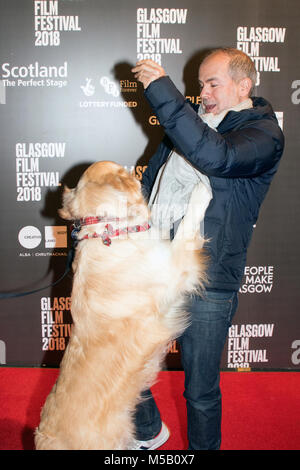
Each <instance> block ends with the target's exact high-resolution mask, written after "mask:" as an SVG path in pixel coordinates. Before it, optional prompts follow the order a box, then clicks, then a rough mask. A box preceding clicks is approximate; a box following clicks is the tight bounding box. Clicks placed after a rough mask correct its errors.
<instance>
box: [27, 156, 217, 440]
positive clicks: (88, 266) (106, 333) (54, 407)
mask: <svg viewBox="0 0 300 470" xmlns="http://www.w3.org/2000/svg"><path fill="white" fill-rule="evenodd" d="M200 192H201V191H200ZM198 196H199V197H202V198H204V199H203V201H202V208H201V210H198V215H197V217H196V220H195V216H194V217H193V221H192V218H191V214H190V215H189V213H187V215H186V217H185V218H184V220H183V222H182V223H181V225H180V227H179V230H178V232H177V235H176V237H175V239H174V240H173V242H170V241H166V240H165V241H162V240H160V239H159V236H158V233H156V232H155V229H154V228H151V229H150V230H149V231H146V232H140V233H130V234H127V235H123V236H120V237H119V238H113V239H112V243H111V246H109V247H108V246H105V245H104V244H103V243H102V240H101V238H92V239H84V240H82V241H80V242H79V243H78V246H77V248H76V256H75V260H74V263H73V270H74V280H73V289H72V306H71V313H72V318H73V325H72V332H71V336H70V341H69V344H68V347H67V349H66V351H65V354H64V357H63V360H62V363H61V366H60V375H59V378H58V380H57V383H56V384H55V385H54V387H53V389H52V391H51V393H50V394H49V396H48V398H47V400H46V403H45V405H44V407H43V409H42V413H41V422H40V425H39V427H38V429H37V430H36V433H35V444H36V449H128V448H130V445H132V441H133V439H134V433H135V430H134V424H133V414H134V410H135V407H136V405H137V403H138V401H139V397H140V394H141V392H142V391H143V390H145V389H147V388H148V387H150V386H151V385H152V384H153V381H154V380H155V378H156V376H157V373H158V371H159V369H160V365H161V361H162V360H163V358H164V356H165V353H166V347H167V345H168V343H169V341H170V340H171V339H173V338H175V337H177V336H178V335H180V334H181V333H182V331H183V330H184V328H185V327H186V326H187V323H188V319H187V315H186V314H185V312H184V308H183V299H184V295H185V294H187V293H192V292H195V291H196V290H197V289H198V288H199V286H202V285H203V282H204V280H205V257H204V254H203V250H202V245H203V240H202V239H201V238H199V234H198V233H197V229H195V227H196V226H199V221H200V220H201V219H202V218H203V216H204V211H205V209H206V206H207V204H208V202H209V197H208V196H207V194H206V193H205V191H204V193H202V194H198ZM194 200H195V199H194ZM198 202H199V201H198ZM60 215H61V217H63V218H65V219H69V220H74V219H79V218H83V217H87V216H105V215H109V216H114V217H120V218H123V217H127V222H126V226H130V225H136V224H140V223H142V222H145V221H146V220H148V218H149V216H150V215H149V213H148V208H147V205H146V203H145V202H144V199H143V197H142V193H141V189H140V183H139V182H138V181H137V180H136V179H135V178H134V177H133V176H131V175H130V174H129V173H128V172H127V171H125V170H124V169H123V168H122V167H121V166H120V165H118V164H116V163H113V162H97V163H95V164H93V165H92V166H91V167H89V168H88V169H87V171H86V172H85V173H84V174H83V176H82V177H81V179H80V181H79V183H78V185H77V187H76V188H75V189H72V190H70V189H68V188H66V189H65V191H64V196H63V208H62V209H61V210H60ZM104 225H105V222H103V223H102V225H101V223H100V224H98V225H93V226H91V225H88V226H83V227H82V228H81V230H80V232H79V239H81V238H83V237H84V235H86V234H89V233H93V232H95V231H96V232H101V231H103V230H104Z"/></svg>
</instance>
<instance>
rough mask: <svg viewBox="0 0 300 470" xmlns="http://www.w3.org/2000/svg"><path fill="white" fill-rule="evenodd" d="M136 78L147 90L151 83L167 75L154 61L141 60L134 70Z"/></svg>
mask: <svg viewBox="0 0 300 470" xmlns="http://www.w3.org/2000/svg"><path fill="white" fill-rule="evenodd" d="M132 72H133V73H134V76H135V78H136V79H137V80H139V81H140V82H142V84H143V85H144V88H145V89H146V88H147V87H148V86H149V85H150V83H151V82H153V81H154V80H157V79H158V78H160V77H164V76H165V75H166V73H165V71H164V69H163V67H161V66H160V65H159V64H157V63H156V62H154V61H153V60H150V59H147V60H140V61H139V62H137V64H136V66H135V67H134V68H133V69H132Z"/></svg>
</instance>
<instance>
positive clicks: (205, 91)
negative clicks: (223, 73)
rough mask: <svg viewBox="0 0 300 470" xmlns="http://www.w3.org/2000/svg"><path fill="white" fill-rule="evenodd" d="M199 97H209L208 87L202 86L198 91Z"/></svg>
mask: <svg viewBox="0 0 300 470" xmlns="http://www.w3.org/2000/svg"><path fill="white" fill-rule="evenodd" d="M200 97H201V98H202V99H203V98H208V97H209V88H208V87H207V86H205V85H203V86H202V89H201V92H200Z"/></svg>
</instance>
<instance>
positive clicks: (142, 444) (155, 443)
mask: <svg viewBox="0 0 300 470" xmlns="http://www.w3.org/2000/svg"><path fill="white" fill-rule="evenodd" d="M169 437H170V432H169V429H168V428H167V426H166V425H165V423H162V427H161V430H160V432H159V434H157V436H156V437H154V438H153V439H150V440H149V441H137V440H135V441H134V443H133V445H132V447H131V448H130V450H154V449H158V448H159V447H161V446H162V445H163V444H164V443H165V442H167V440H168V439H169Z"/></svg>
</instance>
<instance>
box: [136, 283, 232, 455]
mask: <svg viewBox="0 0 300 470" xmlns="http://www.w3.org/2000/svg"><path fill="white" fill-rule="evenodd" d="M187 303H188V307H187V309H188V311H189V312H190V315H191V321H192V323H191V325H190V326H189V328H187V330H186V331H185V332H184V334H183V335H182V337H181V338H180V340H179V342H180V348H181V360H182V366H183V369H184V372H185V391H184V397H185V399H186V405H187V432H188V441H189V449H192V450H201V449H206V450H208V449H209V450H213V449H215V450H218V449H219V448H220V445H221V416H222V407H221V391H220V362H221V357H222V352H223V349H224V345H225V342H226V338H227V334H228V328H229V327H230V325H231V321H232V318H233V316H234V314H235V312H236V309H237V305H238V299H237V292H232V291H207V292H206V293H205V297H204V298H203V299H202V298H201V297H198V296H193V297H191V298H189V299H188V302H187ZM145 396H147V397H148V399H147V400H145V401H144V402H142V403H141V404H140V405H138V407H137V411H136V417H135V418H136V429H137V438H138V439H139V440H148V439H152V438H153V437H154V436H156V435H157V434H158V433H159V431H160V428H161V418H160V413H159V411H158V409H157V406H156V404H155V401H154V399H153V397H152V396H151V392H150V391H148V392H147V393H145Z"/></svg>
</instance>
